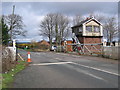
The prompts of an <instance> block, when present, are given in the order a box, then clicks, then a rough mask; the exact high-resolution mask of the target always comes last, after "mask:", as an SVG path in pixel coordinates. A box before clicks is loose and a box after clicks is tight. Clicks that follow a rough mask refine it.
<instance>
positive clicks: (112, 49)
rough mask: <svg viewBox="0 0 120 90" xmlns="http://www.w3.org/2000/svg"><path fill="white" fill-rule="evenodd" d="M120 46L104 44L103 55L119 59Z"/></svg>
mask: <svg viewBox="0 0 120 90" xmlns="http://www.w3.org/2000/svg"><path fill="white" fill-rule="evenodd" d="M119 51H120V46H104V47H103V56H104V57H107V58H111V59H119Z"/></svg>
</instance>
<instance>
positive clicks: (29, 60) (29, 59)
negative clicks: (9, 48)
mask: <svg viewBox="0 0 120 90" xmlns="http://www.w3.org/2000/svg"><path fill="white" fill-rule="evenodd" d="M27 62H32V61H31V58H30V52H28V60H27Z"/></svg>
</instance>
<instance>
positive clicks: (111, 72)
mask: <svg viewBox="0 0 120 90" xmlns="http://www.w3.org/2000/svg"><path fill="white" fill-rule="evenodd" d="M72 64H75V65H80V66H83V67H86V68H90V69H93V70H97V71H101V72H105V73H109V74H112V75H116V76H120V75H119V74H117V73H113V72H110V71H106V70H102V69H99V68H95V67H90V66H86V65H82V64H78V63H74V62H73V63H72Z"/></svg>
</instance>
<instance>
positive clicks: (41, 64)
mask: <svg viewBox="0 0 120 90" xmlns="http://www.w3.org/2000/svg"><path fill="white" fill-rule="evenodd" d="M68 63H72V62H57V63H39V64H30V65H34V66H38V65H40V66H43V65H57V64H68Z"/></svg>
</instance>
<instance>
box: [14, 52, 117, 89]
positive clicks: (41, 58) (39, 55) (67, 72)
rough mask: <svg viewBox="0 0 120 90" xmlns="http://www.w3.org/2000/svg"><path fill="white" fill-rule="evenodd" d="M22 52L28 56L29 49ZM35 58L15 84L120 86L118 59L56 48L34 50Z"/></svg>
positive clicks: (79, 86)
mask: <svg viewBox="0 0 120 90" xmlns="http://www.w3.org/2000/svg"><path fill="white" fill-rule="evenodd" d="M19 53H20V54H21V56H22V57H23V58H24V59H27V52H25V51H23V50H21V51H19ZM31 60H32V63H31V64H30V65H29V66H28V67H27V68H26V69H24V70H23V71H21V72H20V73H18V74H17V75H16V76H15V81H14V84H13V86H14V88H118V64H117V63H116V61H113V62H111V60H110V61H108V60H107V59H103V58H99V57H90V56H77V55H71V54H64V53H55V52H31ZM114 62H115V63H114Z"/></svg>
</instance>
